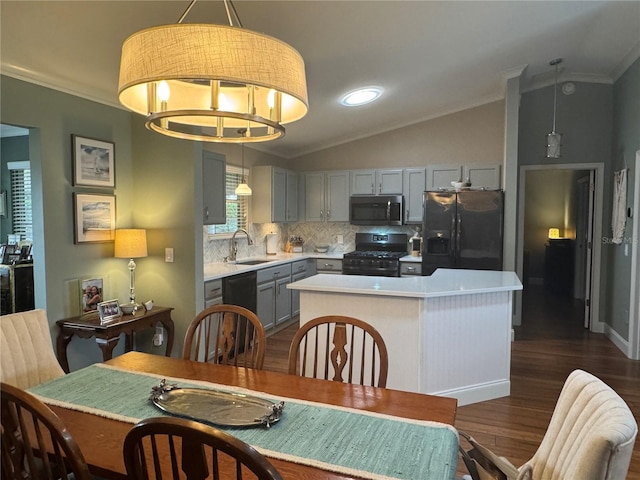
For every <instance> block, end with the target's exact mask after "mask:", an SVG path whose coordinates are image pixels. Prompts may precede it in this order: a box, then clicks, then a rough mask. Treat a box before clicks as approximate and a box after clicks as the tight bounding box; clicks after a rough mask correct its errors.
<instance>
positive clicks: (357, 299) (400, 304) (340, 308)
mask: <svg viewBox="0 0 640 480" xmlns="http://www.w3.org/2000/svg"><path fill="white" fill-rule="evenodd" d="M421 304H422V302H421V300H419V299H416V298H408V299H407V298H399V297H396V298H394V297H374V296H366V297H362V296H357V295H356V296H354V295H351V294H341V293H335V292H329V293H324V292H313V291H310V292H307V291H302V292H301V295H300V325H304V324H305V323H307V322H308V321H310V320H312V319H314V318H316V317H321V316H323V315H346V316H349V317H355V318H358V319H360V320H363V321H365V322H367V323H369V324H370V325H372V326H373V327H374V328H375V329H376V330H378V332H379V333H380V335H382V338H383V339H384V343H385V345H386V346H387V350H388V353H389V377H388V378H387V388H393V389H395V390H405V391H408V392H421V391H422V389H421V386H420V379H421V378H422V373H421V371H420V370H421V366H422V365H424V361H423V359H422V358H421V357H420V352H421V348H420V334H418V335H416V328H417V329H421V326H420V325H419V324H417V323H416V320H415V319H416V318H418V317H419V316H421V310H422V305H421Z"/></svg>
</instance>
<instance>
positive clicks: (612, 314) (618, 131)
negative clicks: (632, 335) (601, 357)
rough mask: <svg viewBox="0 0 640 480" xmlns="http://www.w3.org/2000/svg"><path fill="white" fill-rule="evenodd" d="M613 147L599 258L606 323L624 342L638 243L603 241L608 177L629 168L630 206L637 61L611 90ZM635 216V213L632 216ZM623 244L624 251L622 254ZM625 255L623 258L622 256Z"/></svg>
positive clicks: (637, 121) (639, 116) (638, 118)
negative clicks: (601, 260) (605, 267)
mask: <svg viewBox="0 0 640 480" xmlns="http://www.w3.org/2000/svg"><path fill="white" fill-rule="evenodd" d="M612 124H613V145H612V149H611V158H612V161H611V170H610V172H611V175H610V176H608V177H607V184H608V185H609V190H608V192H609V193H608V197H605V198H608V199H609V202H608V203H607V206H606V207H605V210H604V221H603V224H604V225H605V226H606V230H605V238H604V239H603V248H602V252H603V258H604V261H605V262H606V263H607V265H608V267H609V270H608V272H607V275H606V283H605V285H604V289H605V290H604V292H605V295H606V297H607V299H608V301H607V302H606V305H605V318H606V320H607V323H608V324H609V325H611V327H612V328H613V329H614V330H615V331H616V332H618V334H620V336H621V337H622V338H624V339H625V340H628V339H629V338H628V332H629V301H630V285H631V268H632V265H631V248H632V247H633V248H638V242H639V240H640V239H637V238H631V237H630V233H625V239H624V243H623V245H613V244H612V243H611V242H608V241H607V238H606V237H610V236H611V227H610V225H611V210H612V195H613V194H612V189H611V188H612V187H611V185H612V184H613V177H612V173H613V172H614V171H617V170H621V169H623V168H629V172H628V180H629V181H628V183H627V185H628V186H627V206H629V207H630V206H632V205H633V199H634V195H636V194H637V192H635V191H634V182H633V179H634V177H635V174H636V172H635V169H636V166H635V155H636V151H638V150H640V59H639V60H636V61H635V63H634V64H633V65H632V66H631V67H630V68H629V69H627V71H626V72H625V73H624V75H622V77H620V78H619V79H618V81H617V82H616V83H615V85H614V88H613V121H612ZM637 214H638V212H636V215H637ZM633 222H634V219H633V218H627V224H626V230H625V232H631V231H632V228H633ZM625 244H626V250H625ZM625 251H626V252H627V254H625Z"/></svg>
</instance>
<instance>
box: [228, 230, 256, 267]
mask: <svg viewBox="0 0 640 480" xmlns="http://www.w3.org/2000/svg"><path fill="white" fill-rule="evenodd" d="M238 233H244V234H245V235H246V236H247V245H253V240H251V237H250V236H249V233H248V232H247V231H246V230H245V229H243V228H239V229H238V230H236V231H235V232H233V236H232V237H231V240H230V242H229V257H228V260H229V261H230V262H235V261H236V256H237V255H238V242H237V241H236V235H238Z"/></svg>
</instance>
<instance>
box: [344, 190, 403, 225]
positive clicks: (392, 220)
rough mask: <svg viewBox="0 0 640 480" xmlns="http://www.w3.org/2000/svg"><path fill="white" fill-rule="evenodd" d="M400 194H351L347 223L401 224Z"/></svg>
mask: <svg viewBox="0 0 640 480" xmlns="http://www.w3.org/2000/svg"><path fill="white" fill-rule="evenodd" d="M403 204H404V197H403V196H402V195H353V196H352V197H351V198H350V200H349V223H351V224H353V225H402V212H404V208H403Z"/></svg>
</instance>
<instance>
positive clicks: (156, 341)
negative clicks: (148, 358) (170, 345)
mask: <svg viewBox="0 0 640 480" xmlns="http://www.w3.org/2000/svg"><path fill="white" fill-rule="evenodd" d="M163 343H164V329H163V328H162V327H160V326H158V327H156V333H155V335H154V336H153V345H154V346H156V347H159V346H160V345H162V344H163Z"/></svg>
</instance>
